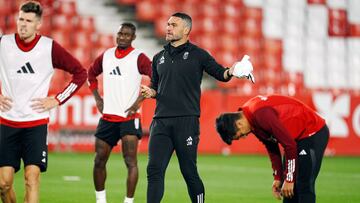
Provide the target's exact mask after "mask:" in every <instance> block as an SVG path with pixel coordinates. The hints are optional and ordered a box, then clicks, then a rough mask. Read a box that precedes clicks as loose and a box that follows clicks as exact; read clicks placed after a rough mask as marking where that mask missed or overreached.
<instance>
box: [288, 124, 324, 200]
mask: <svg viewBox="0 0 360 203" xmlns="http://www.w3.org/2000/svg"><path fill="white" fill-rule="evenodd" d="M328 140H329V129H328V127H327V126H324V127H323V128H322V129H321V130H320V131H319V132H317V133H316V134H314V135H313V136H311V137H309V138H305V139H303V140H300V141H298V142H297V149H298V166H299V169H298V174H297V176H296V183H295V196H294V197H293V198H291V199H284V201H283V202H284V203H315V202H316V195H315V180H316V178H317V176H318V174H319V171H320V167H321V161H322V158H323V155H324V151H325V148H326V145H327V143H328Z"/></svg>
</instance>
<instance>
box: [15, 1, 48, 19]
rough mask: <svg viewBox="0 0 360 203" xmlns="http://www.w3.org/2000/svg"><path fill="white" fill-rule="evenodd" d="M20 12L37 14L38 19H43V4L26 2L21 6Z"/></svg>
mask: <svg viewBox="0 0 360 203" xmlns="http://www.w3.org/2000/svg"><path fill="white" fill-rule="evenodd" d="M20 10H21V11H24V12H25V13H35V15H36V17H38V18H41V16H42V13H43V10H42V7H41V4H40V3H39V2H37V1H26V2H25V3H23V4H21V6H20Z"/></svg>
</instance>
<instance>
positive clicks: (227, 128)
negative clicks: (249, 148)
mask: <svg viewBox="0 0 360 203" xmlns="http://www.w3.org/2000/svg"><path fill="white" fill-rule="evenodd" d="M240 118H241V114H240V113H239V112H236V113H223V114H221V115H220V116H219V117H217V118H216V131H217V132H218V133H219V135H220V137H221V139H222V140H223V141H224V142H225V143H226V144H228V145H231V143H232V141H233V137H234V136H235V134H236V131H237V127H236V124H235V122H236V121H237V120H238V119H240Z"/></svg>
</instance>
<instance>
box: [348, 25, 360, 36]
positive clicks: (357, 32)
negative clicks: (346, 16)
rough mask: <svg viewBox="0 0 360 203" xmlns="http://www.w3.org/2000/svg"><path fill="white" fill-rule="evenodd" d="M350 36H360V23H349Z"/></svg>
mask: <svg viewBox="0 0 360 203" xmlns="http://www.w3.org/2000/svg"><path fill="white" fill-rule="evenodd" d="M349 36H351V37H360V24H352V23H350V24H349Z"/></svg>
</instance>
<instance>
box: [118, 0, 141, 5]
mask: <svg viewBox="0 0 360 203" xmlns="http://www.w3.org/2000/svg"><path fill="white" fill-rule="evenodd" d="M116 2H117V3H118V4H125V5H135V4H136V3H137V0H116Z"/></svg>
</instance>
